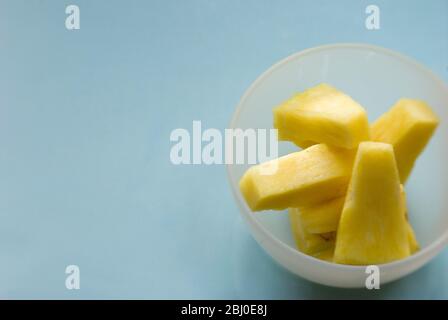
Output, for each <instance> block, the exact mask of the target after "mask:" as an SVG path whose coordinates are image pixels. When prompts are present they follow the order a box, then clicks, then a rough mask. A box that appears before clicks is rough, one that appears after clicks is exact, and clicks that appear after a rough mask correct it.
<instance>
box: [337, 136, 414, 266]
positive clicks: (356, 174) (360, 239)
mask: <svg viewBox="0 0 448 320" xmlns="http://www.w3.org/2000/svg"><path fill="white" fill-rule="evenodd" d="M409 255H410V249H409V242H408V230H407V224H406V218H405V208H404V202H403V200H402V196H401V192H400V178H399V174H398V170H397V165H396V161H395V156H394V150H393V147H392V146H391V145H390V144H386V143H380V142H362V143H361V144H360V145H359V148H358V152H357V155H356V158H355V163H354V166H353V173H352V177H351V180H350V185H349V188H348V192H347V196H346V199H345V203H344V208H343V210H342V215H341V219H340V221H339V227H338V232H337V238H336V247H335V254H334V262H336V263H343V264H354V265H368V264H381V263H387V262H390V261H394V260H398V259H401V258H405V257H407V256H409Z"/></svg>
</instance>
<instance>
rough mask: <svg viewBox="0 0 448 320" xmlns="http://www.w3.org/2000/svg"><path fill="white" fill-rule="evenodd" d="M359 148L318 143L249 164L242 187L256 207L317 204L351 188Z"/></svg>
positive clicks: (254, 209)
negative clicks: (261, 161)
mask: <svg viewBox="0 0 448 320" xmlns="http://www.w3.org/2000/svg"><path fill="white" fill-rule="evenodd" d="M354 155H355V152H354V151H352V150H346V149H340V148H332V147H329V146H327V145H324V144H318V145H314V146H311V147H309V148H308V149H305V150H302V151H298V152H294V153H291V154H288V155H286V156H283V157H280V158H278V159H274V160H271V161H268V162H265V163H262V164H259V165H256V166H253V167H251V168H249V170H247V171H246V173H245V174H244V175H243V177H242V178H241V180H240V191H241V193H242V195H243V197H244V199H245V200H246V202H247V204H248V205H249V207H250V208H251V209H252V211H259V210H267V209H276V210H282V209H286V208H289V207H300V206H307V205H312V204H316V203H319V202H323V201H326V200H330V199H332V198H335V197H338V196H342V195H344V194H345V192H346V191H347V187H348V182H349V180H350V175H351V167H352V164H353V159H354Z"/></svg>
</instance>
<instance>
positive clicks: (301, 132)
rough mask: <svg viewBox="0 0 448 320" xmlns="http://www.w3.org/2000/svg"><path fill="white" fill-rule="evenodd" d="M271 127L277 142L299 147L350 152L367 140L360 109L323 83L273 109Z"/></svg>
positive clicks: (368, 134) (352, 101) (367, 125)
mask: <svg viewBox="0 0 448 320" xmlns="http://www.w3.org/2000/svg"><path fill="white" fill-rule="evenodd" d="M274 128H276V129H278V137H279V140H287V141H292V142H294V143H295V144H296V145H298V146H299V147H301V148H307V147H309V146H311V145H313V144H317V143H325V144H328V145H331V146H336V147H341V148H348V149H352V148H356V147H357V146H358V144H359V142H361V141H365V140H369V138H370V132H369V130H370V128H369V124H368V119H367V114H366V111H365V110H364V108H363V107H362V106H361V105H360V104H358V103H357V102H356V101H354V100H353V99H352V98H351V97H349V96H348V95H346V94H344V93H343V92H341V91H339V90H337V89H335V88H334V87H332V86H330V85H328V84H325V83H323V84H320V85H317V86H315V87H313V88H310V89H308V90H306V91H304V92H302V93H299V94H297V95H295V96H293V97H292V98H291V99H289V100H287V101H286V102H284V103H283V104H282V105H280V106H278V107H276V108H274Z"/></svg>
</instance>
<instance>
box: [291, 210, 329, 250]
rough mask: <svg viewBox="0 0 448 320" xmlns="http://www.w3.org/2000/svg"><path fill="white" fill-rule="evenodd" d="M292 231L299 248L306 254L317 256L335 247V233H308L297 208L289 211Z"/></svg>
mask: <svg viewBox="0 0 448 320" xmlns="http://www.w3.org/2000/svg"><path fill="white" fill-rule="evenodd" d="M288 213H289V219H290V222H291V230H292V234H293V236H294V240H295V242H296V245H297V248H298V249H299V250H300V251H302V252H303V253H306V254H310V255H311V254H315V253H318V252H320V251H323V250H326V249H328V248H331V247H334V240H335V233H334V232H331V233H325V234H311V233H309V232H307V231H306V230H305V229H304V228H303V225H302V223H301V221H300V212H299V210H298V209H297V208H290V209H289V210H288Z"/></svg>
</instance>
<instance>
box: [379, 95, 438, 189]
mask: <svg viewBox="0 0 448 320" xmlns="http://www.w3.org/2000/svg"><path fill="white" fill-rule="evenodd" d="M438 124H439V120H438V118H437V116H436V115H435V114H434V112H433V111H432V110H431V108H430V107H429V105H428V104H426V103H425V102H423V101H420V100H413V99H405V98H403V99H400V100H398V102H397V103H396V104H395V105H394V106H392V108H391V109H390V110H389V111H388V112H386V113H384V114H383V115H382V116H381V117H379V118H378V119H377V120H376V121H375V122H374V123H373V124H372V127H371V134H372V140H373V141H378V142H385V143H390V144H392V145H393V146H394V151H395V158H396V161H397V167H398V171H399V173H400V179H401V182H402V183H405V182H406V180H407V178H408V177H409V175H410V173H411V171H412V168H413V166H414V163H415V161H416V160H417V157H418V156H419V155H420V153H421V152H422V151H423V149H424V148H425V146H426V145H427V143H428V141H429V140H430V138H431V136H432V135H433V133H434V131H435V129H436V128H437V126H438Z"/></svg>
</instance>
